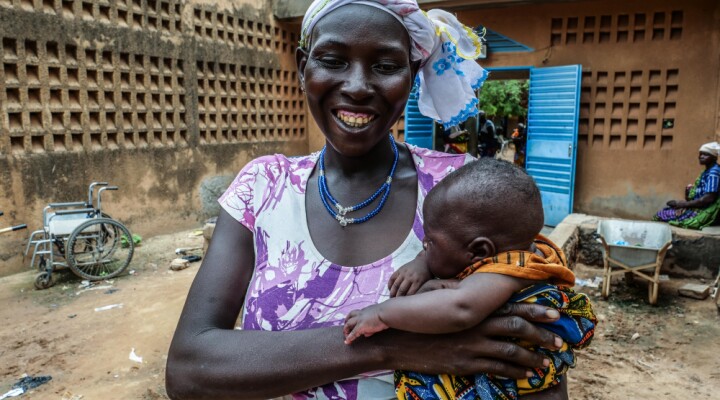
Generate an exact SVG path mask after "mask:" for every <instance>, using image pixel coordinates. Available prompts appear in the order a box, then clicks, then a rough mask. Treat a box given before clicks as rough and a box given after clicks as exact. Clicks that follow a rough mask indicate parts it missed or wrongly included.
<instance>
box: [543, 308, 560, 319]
mask: <svg viewBox="0 0 720 400" xmlns="http://www.w3.org/2000/svg"><path fill="white" fill-rule="evenodd" d="M545 315H546V316H547V317H548V318H560V313H559V312H558V310H553V309H549V310H547V311H545Z"/></svg>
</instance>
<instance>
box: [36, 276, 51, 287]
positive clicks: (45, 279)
mask: <svg viewBox="0 0 720 400" xmlns="http://www.w3.org/2000/svg"><path fill="white" fill-rule="evenodd" d="M52 285H53V280H52V275H51V274H50V273H49V272H41V273H39V274H38V276H36V277H35V289H37V290H44V289H47V288H49V287H51V286H52Z"/></svg>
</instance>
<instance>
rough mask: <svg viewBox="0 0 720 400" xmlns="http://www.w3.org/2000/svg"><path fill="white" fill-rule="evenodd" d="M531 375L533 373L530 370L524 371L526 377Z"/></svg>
mask: <svg viewBox="0 0 720 400" xmlns="http://www.w3.org/2000/svg"><path fill="white" fill-rule="evenodd" d="M533 375H535V374H534V373H533V372H532V371H526V372H525V376H527V377H528V378H532V376H533Z"/></svg>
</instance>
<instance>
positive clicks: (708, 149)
mask: <svg viewBox="0 0 720 400" xmlns="http://www.w3.org/2000/svg"><path fill="white" fill-rule="evenodd" d="M700 151H702V152H703V153H708V154H712V155H713V156H715V157H717V156H718V154H720V145H719V144H718V143H717V142H710V143H705V144H704V145H702V146H700Z"/></svg>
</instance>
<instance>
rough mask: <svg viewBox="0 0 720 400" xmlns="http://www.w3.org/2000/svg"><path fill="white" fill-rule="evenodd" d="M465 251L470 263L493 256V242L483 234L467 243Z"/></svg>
mask: <svg viewBox="0 0 720 400" xmlns="http://www.w3.org/2000/svg"><path fill="white" fill-rule="evenodd" d="M467 253H468V255H469V256H470V262H471V263H472V264H474V263H476V262H478V261H482V260H484V259H486V258H488V257H492V256H494V255H495V254H496V253H495V243H493V242H492V240H490V239H488V238H486V237H485V236H480V237H476V238H475V239H473V240H472V242H470V244H468V245H467Z"/></svg>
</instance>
